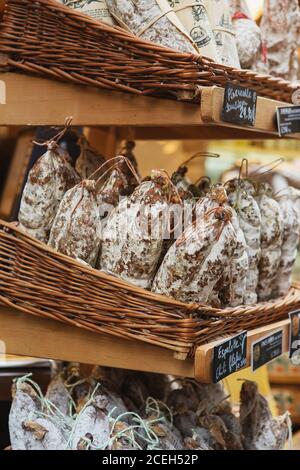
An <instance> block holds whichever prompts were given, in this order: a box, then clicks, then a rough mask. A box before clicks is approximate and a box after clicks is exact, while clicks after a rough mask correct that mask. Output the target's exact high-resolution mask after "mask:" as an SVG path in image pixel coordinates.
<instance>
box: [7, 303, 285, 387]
mask: <svg viewBox="0 0 300 470" xmlns="http://www.w3.org/2000/svg"><path fill="white" fill-rule="evenodd" d="M289 328H290V321H289V320H283V321H280V322H277V323H273V324H271V325H267V326H264V327H261V328H256V329H254V330H251V331H248V339H247V367H248V366H250V350H251V345H252V343H253V342H254V341H257V340H259V339H261V338H263V337H265V336H267V335H270V334H272V333H274V332H275V331H278V330H280V329H282V330H283V352H287V351H288V347H289ZM226 339H228V338H220V339H219V340H218V341H214V342H211V343H208V344H206V345H203V346H200V347H198V348H197V350H196V354H195V358H194V359H187V360H178V359H176V358H175V357H174V353H173V352H172V351H169V350H167V349H164V348H159V347H155V346H151V345H149V344H146V343H142V342H140V341H129V340H126V339H120V338H115V337H113V336H108V335H100V334H97V333H91V332H89V331H85V330H83V329H81V328H77V327H74V326H71V325H66V324H64V323H59V322H57V321H53V320H49V319H43V318H40V317H35V316H32V315H28V314H25V313H21V312H19V311H18V310H16V309H13V308H9V307H5V306H2V305H1V306H0V353H1V352H2V353H6V354H16V355H20V356H31V357H38V358H43V359H56V360H64V361H75V362H81V363H85V364H95V365H102V366H106V367H117V368H120V369H132V370H140V371H144V372H156V373H161V374H170V375H175V376H180V377H191V378H195V379H196V380H198V381H199V382H202V383H211V382H212V361H213V351H214V347H215V346H216V345H218V344H220V343H221V342H223V341H225V340H226Z"/></svg>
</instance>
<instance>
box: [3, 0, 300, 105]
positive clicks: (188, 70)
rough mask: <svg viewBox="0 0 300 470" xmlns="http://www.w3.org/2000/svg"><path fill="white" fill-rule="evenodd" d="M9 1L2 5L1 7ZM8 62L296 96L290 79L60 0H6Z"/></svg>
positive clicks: (143, 89) (110, 81)
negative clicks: (145, 33) (185, 47)
mask: <svg viewBox="0 0 300 470" xmlns="http://www.w3.org/2000/svg"><path fill="white" fill-rule="evenodd" d="M1 5H2V11H1ZM0 53H4V54H6V55H7V58H6V59H3V60H1V65H4V66H6V67H8V69H10V70H13V71H25V72H29V73H33V74H38V75H42V76H47V77H52V78H56V79H60V80H65V81H69V82H72V83H77V84H85V85H93V86H96V87H99V88H104V89H117V90H121V91H128V92H132V93H136V94H149V95H162V96H167V97H179V96H180V98H181V99H187V100H188V99H189V100H196V101H197V100H199V93H197V90H199V87H201V86H212V85H217V86H224V85H225V84H226V82H228V81H230V82H232V83H236V84H239V85H242V86H248V87H251V88H253V89H255V90H257V92H258V94H259V95H260V96H265V97H269V98H274V99H277V100H281V101H286V102H290V101H291V95H292V93H293V91H294V90H295V87H293V85H292V84H291V83H290V82H287V81H285V80H281V79H277V78H274V77H270V76H267V75H259V74H257V73H255V72H253V71H245V70H238V69H234V68H232V67H227V66H224V65H220V64H216V63H214V62H213V61H211V60H210V59H207V58H205V57H203V56H200V55H197V54H186V53H180V52H176V51H173V50H170V49H167V48H164V47H161V46H159V45H156V44H153V43H150V42H147V41H142V40H140V39H139V38H137V37H135V36H134V35H132V34H131V33H129V32H127V31H125V30H122V29H121V28H119V27H110V26H108V25H106V24H104V23H100V22H98V21H95V20H94V19H92V18H89V17H87V16H86V15H84V14H82V13H78V12H76V11H75V10H73V9H71V8H68V7H65V6H64V5H62V4H60V3H58V2H57V1H56V0H35V1H33V0H0Z"/></svg>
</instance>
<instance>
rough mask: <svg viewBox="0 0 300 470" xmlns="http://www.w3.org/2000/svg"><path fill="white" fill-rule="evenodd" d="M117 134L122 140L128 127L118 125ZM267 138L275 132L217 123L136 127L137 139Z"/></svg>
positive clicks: (272, 136) (126, 133) (135, 136)
mask: <svg viewBox="0 0 300 470" xmlns="http://www.w3.org/2000/svg"><path fill="white" fill-rule="evenodd" d="M117 134H118V137H119V139H120V140H122V139H126V138H127V136H128V128H127V127H118V129H117ZM249 137H251V140H267V139H272V140H273V139H274V138H275V136H274V134H268V133H267V132H252V133H251V135H250V136H249V131H248V130H247V129H243V128H234V127H233V128H231V127H225V126H221V125H217V124H205V125H204V124H201V125H200V126H199V125H197V126H195V125H193V126H188V127H185V126H173V127H166V126H164V127H136V128H135V130H134V138H135V140H199V141H200V140H220V139H222V140H236V139H239V140H243V139H245V140H247V139H249Z"/></svg>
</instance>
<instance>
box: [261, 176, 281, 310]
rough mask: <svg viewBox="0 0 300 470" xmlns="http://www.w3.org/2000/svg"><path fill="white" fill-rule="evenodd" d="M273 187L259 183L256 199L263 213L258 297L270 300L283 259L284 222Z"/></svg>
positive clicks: (262, 299)
mask: <svg viewBox="0 0 300 470" xmlns="http://www.w3.org/2000/svg"><path fill="white" fill-rule="evenodd" d="M272 195H273V192H272V188H271V187H270V186H269V185H268V184H267V183H259V184H258V187H257V192H256V197H255V199H256V201H257V203H258V206H259V209H260V213H261V258H260V262H259V265H258V269H259V281H258V299H259V300H260V301H266V300H270V298H271V297H272V289H273V287H274V281H275V279H276V276H277V272H278V268H279V265H280V260H281V246H282V237H283V224H282V218H281V213H280V207H279V204H278V203H277V202H276V201H275V200H274V199H273V197H272Z"/></svg>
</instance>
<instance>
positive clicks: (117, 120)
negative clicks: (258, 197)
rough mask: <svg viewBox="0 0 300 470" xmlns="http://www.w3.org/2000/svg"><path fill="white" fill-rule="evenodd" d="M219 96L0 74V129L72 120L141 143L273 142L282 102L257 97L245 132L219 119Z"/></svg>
mask: <svg viewBox="0 0 300 470" xmlns="http://www.w3.org/2000/svg"><path fill="white" fill-rule="evenodd" d="M223 97H224V89H222V88H219V87H216V86H213V87H205V88H202V90H201V104H200V105H199V104H197V103H187V102H182V101H176V100H170V99H161V98H153V97H148V96H140V95H134V94H129V93H122V92H119V91H109V90H105V91H104V90H99V89H95V88H92V87H84V86H80V85H74V84H71V83H64V82H59V81H55V80H49V79H45V78H39V77H35V76H28V75H25V74H16V73H10V72H2V73H0V126H17V125H19V126H43V125H45V126H50V125H55V126H62V125H63V124H64V122H65V118H66V116H72V117H73V121H72V122H73V125H74V126H97V127H101V126H106V127H107V126H116V127H118V128H120V129H122V128H125V134H126V127H135V128H136V129H137V130H138V132H137V138H139V133H140V136H141V137H140V138H143V139H147V138H148V135H149V138H150V139H153V138H155V136H156V134H155V133H156V132H157V137H156V138H159V139H176V138H178V139H182V138H189V139H199V140H201V139H207V138H209V139H211V138H214V139H221V138H226V135H227V134H228V136H229V138H232V139H241V138H244V139H246V138H250V139H265V138H268V137H269V138H276V137H278V133H277V129H276V124H275V111H276V107H277V106H284V105H285V104H286V103H282V102H279V101H274V100H271V99H267V98H260V97H259V98H258V102H257V117H256V127H254V128H251V127H243V126H237V125H233V124H231V123H226V122H223V121H222V120H221V112H222V106H223ZM185 130H186V132H187V134H188V136H187V137H184V133H185V132H184V131H185ZM295 137H297V136H295ZM298 138H299V136H298Z"/></svg>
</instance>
